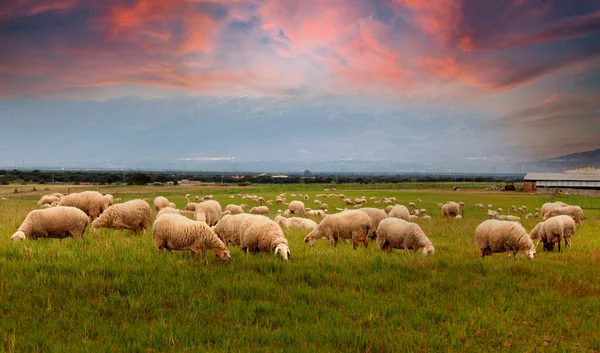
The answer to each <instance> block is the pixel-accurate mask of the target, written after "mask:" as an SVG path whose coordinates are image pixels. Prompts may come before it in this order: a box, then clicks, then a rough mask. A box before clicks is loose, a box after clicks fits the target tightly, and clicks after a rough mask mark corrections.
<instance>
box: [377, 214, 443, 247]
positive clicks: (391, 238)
mask: <svg viewBox="0 0 600 353" xmlns="http://www.w3.org/2000/svg"><path fill="white" fill-rule="evenodd" d="M377 245H379V249H381V250H382V251H385V252H391V251H392V249H405V250H406V252H409V251H410V250H413V251H418V250H419V249H421V248H423V255H425V256H427V255H433V254H434V252H435V249H434V247H433V244H432V243H431V241H430V240H429V239H428V238H427V236H426V235H425V233H424V232H423V230H422V229H421V227H419V225H418V224H416V223H410V222H406V221H404V220H402V219H398V218H386V219H384V220H382V221H381V222H380V223H379V226H378V227H377Z"/></svg>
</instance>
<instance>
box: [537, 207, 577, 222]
mask: <svg viewBox="0 0 600 353" xmlns="http://www.w3.org/2000/svg"><path fill="white" fill-rule="evenodd" d="M560 215H565V216H570V217H571V218H573V219H574V220H575V222H576V223H577V224H581V218H582V217H583V210H582V209H581V207H579V206H564V207H557V208H553V209H551V210H550V211H548V212H546V214H544V217H543V218H542V219H543V220H547V219H549V218H552V217H556V216H560Z"/></svg>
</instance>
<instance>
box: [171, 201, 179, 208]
mask: <svg viewBox="0 0 600 353" xmlns="http://www.w3.org/2000/svg"><path fill="white" fill-rule="evenodd" d="M169 207H173V208H177V205H176V204H175V202H169Z"/></svg>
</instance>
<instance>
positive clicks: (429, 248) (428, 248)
mask: <svg viewBox="0 0 600 353" xmlns="http://www.w3.org/2000/svg"><path fill="white" fill-rule="evenodd" d="M434 253H435V248H434V247H433V245H427V246H425V247H424V248H423V256H433V254H434Z"/></svg>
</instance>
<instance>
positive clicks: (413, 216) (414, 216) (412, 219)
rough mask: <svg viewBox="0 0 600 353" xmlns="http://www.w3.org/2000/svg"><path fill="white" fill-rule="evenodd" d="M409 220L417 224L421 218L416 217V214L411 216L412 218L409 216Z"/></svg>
mask: <svg viewBox="0 0 600 353" xmlns="http://www.w3.org/2000/svg"><path fill="white" fill-rule="evenodd" d="M408 220H409V221H410V222H416V221H418V220H419V216H417V215H414V214H411V215H410V216H408Z"/></svg>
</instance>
